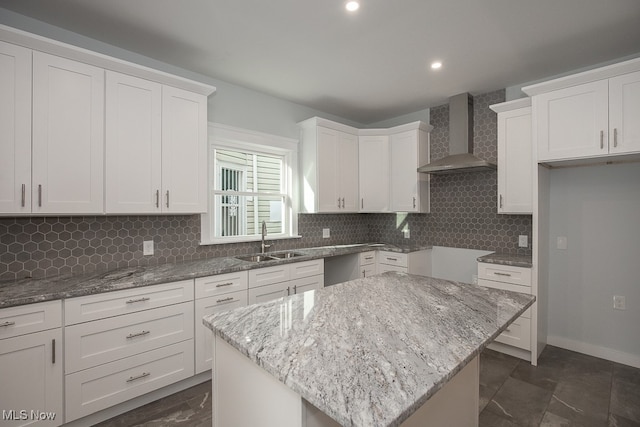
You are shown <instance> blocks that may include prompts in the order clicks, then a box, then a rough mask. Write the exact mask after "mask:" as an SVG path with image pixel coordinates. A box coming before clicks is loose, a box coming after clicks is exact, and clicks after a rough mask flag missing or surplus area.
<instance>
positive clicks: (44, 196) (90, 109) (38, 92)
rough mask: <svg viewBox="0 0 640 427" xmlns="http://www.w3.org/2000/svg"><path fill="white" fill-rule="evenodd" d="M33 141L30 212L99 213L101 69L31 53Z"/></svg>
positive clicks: (102, 160) (100, 201)
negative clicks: (31, 207)
mask: <svg viewBox="0 0 640 427" xmlns="http://www.w3.org/2000/svg"><path fill="white" fill-rule="evenodd" d="M32 143H33V153H32V156H33V157H32V165H33V174H32V177H33V181H32V189H33V190H32V194H33V209H32V210H33V212H34V213H44V214H50V213H56V214H96V213H103V211H104V207H103V189H104V70H103V69H101V68H98V67H94V66H92V65H87V64H84V63H81V62H77V61H71V60H69V59H65V58H61V57H58V56H53V55H49V54H46V53H42V52H37V51H34V52H33V141H32Z"/></svg>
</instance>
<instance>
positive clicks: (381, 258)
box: [378, 251, 409, 271]
mask: <svg viewBox="0 0 640 427" xmlns="http://www.w3.org/2000/svg"><path fill="white" fill-rule="evenodd" d="M378 264H387V265H395V266H397V267H407V266H408V265H409V263H408V257H407V254H401V253H398V252H386V251H380V252H378ZM405 271H406V270H405Z"/></svg>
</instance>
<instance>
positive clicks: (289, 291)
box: [287, 286, 291, 296]
mask: <svg viewBox="0 0 640 427" xmlns="http://www.w3.org/2000/svg"><path fill="white" fill-rule="evenodd" d="M289 295H291V288H290V287H289V286H287V296H289Z"/></svg>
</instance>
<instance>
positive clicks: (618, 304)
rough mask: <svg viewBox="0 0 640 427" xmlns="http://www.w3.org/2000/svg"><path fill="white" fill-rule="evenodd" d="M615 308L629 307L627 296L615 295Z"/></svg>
mask: <svg viewBox="0 0 640 427" xmlns="http://www.w3.org/2000/svg"><path fill="white" fill-rule="evenodd" d="M613 308H614V309H615V310H626V309H627V302H626V300H625V297H623V296H621V295H614V296H613Z"/></svg>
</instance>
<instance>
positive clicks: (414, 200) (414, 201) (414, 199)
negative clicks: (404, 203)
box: [413, 197, 416, 209]
mask: <svg viewBox="0 0 640 427" xmlns="http://www.w3.org/2000/svg"><path fill="white" fill-rule="evenodd" d="M413 208H414V209H415V208H416V198H415V197H414V198H413Z"/></svg>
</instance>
